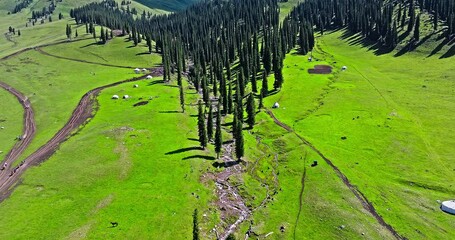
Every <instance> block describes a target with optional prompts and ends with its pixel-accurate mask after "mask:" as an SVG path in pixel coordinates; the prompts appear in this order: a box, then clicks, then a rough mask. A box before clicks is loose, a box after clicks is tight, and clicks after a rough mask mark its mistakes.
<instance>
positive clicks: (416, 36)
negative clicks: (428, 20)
mask: <svg viewBox="0 0 455 240" xmlns="http://www.w3.org/2000/svg"><path fill="white" fill-rule="evenodd" d="M414 40H415V41H419V40H420V15H417V19H416V23H415V28H414Z"/></svg>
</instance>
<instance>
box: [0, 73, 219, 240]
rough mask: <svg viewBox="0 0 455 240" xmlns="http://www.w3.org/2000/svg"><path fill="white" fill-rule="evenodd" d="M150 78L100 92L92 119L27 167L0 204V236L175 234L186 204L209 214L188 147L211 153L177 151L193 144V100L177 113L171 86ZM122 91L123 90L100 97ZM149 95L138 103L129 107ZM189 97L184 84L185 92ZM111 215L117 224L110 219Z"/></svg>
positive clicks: (186, 217)
mask: <svg viewBox="0 0 455 240" xmlns="http://www.w3.org/2000/svg"><path fill="white" fill-rule="evenodd" d="M156 81H158V80H152V81H145V80H144V81H141V82H139V83H138V84H139V88H133V83H127V84H123V85H120V86H117V87H114V88H111V89H106V90H105V91H103V92H102V93H101V94H100V96H99V97H98V100H99V104H100V108H99V110H98V113H97V115H96V116H95V118H94V119H92V120H91V122H90V123H89V124H88V125H86V126H85V127H84V128H83V129H82V130H81V131H80V132H79V133H78V134H77V135H75V136H74V137H72V138H70V139H69V140H68V141H67V142H65V143H64V144H63V145H62V146H61V148H60V150H59V151H58V153H57V154H55V155H54V156H52V157H51V158H50V159H49V160H48V161H47V162H46V163H45V164H42V165H41V166H40V167H36V168H32V169H30V170H29V171H27V173H26V174H25V176H24V181H23V184H21V185H20V186H19V187H18V188H17V189H16V190H15V192H14V193H13V195H12V196H11V197H10V198H9V199H8V200H7V201H5V202H3V203H2V204H1V205H0V209H1V210H0V211H1V212H2V218H1V220H0V226H1V227H2V228H7V229H9V231H4V232H2V233H0V238H2V239H14V238H30V237H32V236H33V238H34V239H56V238H58V239H62V238H68V239H82V238H88V239H100V238H109V239H113V238H115V239H126V238H130V239H131V238H133V239H144V238H149V237H150V236H160V237H162V238H167V239H169V238H178V239H184V238H187V237H188V236H190V235H191V231H192V213H193V210H194V209H195V208H198V209H199V212H200V215H201V216H200V218H201V220H200V222H201V225H202V224H203V222H207V223H209V222H211V221H212V220H211V219H204V220H203V219H202V214H203V213H204V212H205V211H206V210H207V209H208V208H209V207H210V204H208V202H209V201H210V200H211V199H212V195H211V192H212V190H211V189H212V188H213V186H211V185H203V184H202V183H201V182H200V181H199V178H200V175H201V172H203V171H206V168H207V167H208V166H211V165H210V164H211V161H209V160H202V159H200V158H198V157H197V156H199V155H208V156H213V153H211V152H209V151H202V150H197V149H195V150H194V149H193V150H185V148H192V147H197V146H198V142H197V141H194V140H192V139H193V138H196V137H197V129H195V128H194V126H195V125H196V121H197V119H196V118H195V117H191V116H192V115H193V114H195V109H191V108H187V110H188V111H187V113H186V114H182V113H180V106H179V102H178V88H175V87H174V86H173V85H163V84H156ZM123 93H126V94H129V95H131V96H132V98H131V99H129V100H111V99H110V98H111V96H112V95H113V94H123ZM150 97H151V98H152V100H150V101H149V103H148V104H147V105H143V106H139V107H133V104H135V103H136V102H139V101H141V100H140V98H143V99H149V98H150ZM194 97H195V95H191V94H190V93H188V100H189V101H191V100H192V99H194ZM196 111H197V110H196ZM176 121H178V122H179V124H175V122H176ZM175 136H180V137H181V138H179V140H178V141H175ZM208 184H210V183H208ZM17 209H21V210H20V211H17ZM44 216H45V217H44ZM111 221H116V222H118V223H119V226H118V227H117V228H110V226H111V224H110V222H111ZM25 226H35V227H25ZM38 226H46V227H43V228H40V227H38ZM170 226H172V227H170Z"/></svg>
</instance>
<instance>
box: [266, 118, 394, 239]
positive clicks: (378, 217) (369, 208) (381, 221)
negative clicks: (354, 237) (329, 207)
mask: <svg viewBox="0 0 455 240" xmlns="http://www.w3.org/2000/svg"><path fill="white" fill-rule="evenodd" d="M266 112H267V114H268V115H269V116H270V117H271V118H272V119H273V121H274V122H275V124H277V125H278V126H280V127H282V128H283V129H285V130H286V131H288V132H291V133H294V134H295V135H296V136H297V137H298V138H299V139H300V140H301V141H302V142H303V143H304V144H305V145H307V146H308V147H310V148H311V149H312V150H313V151H315V152H316V153H317V154H318V155H319V156H320V157H321V158H322V159H324V161H325V162H326V163H327V164H328V165H329V166H330V167H331V168H332V169H333V171H335V173H336V174H337V175H338V177H339V178H340V179H341V180H342V181H343V183H344V185H346V186H347V187H348V188H349V190H351V192H352V193H353V194H354V195H355V196H356V198H357V199H358V200H359V201H360V203H362V206H363V208H365V210H367V211H368V212H369V213H370V214H371V215H373V217H374V218H375V219H376V220H377V221H378V223H379V224H381V225H382V226H383V227H384V228H386V229H387V230H388V231H389V232H390V233H391V234H392V235H393V236H394V237H395V238H396V239H403V237H401V236H400V235H399V234H398V232H397V231H396V230H395V229H394V228H393V227H392V226H391V225H389V224H388V223H387V222H386V221H385V220H384V219H383V218H382V217H381V215H379V214H378V212H377V211H376V209H375V208H374V206H373V204H372V203H371V202H370V201H368V199H367V198H366V197H365V195H363V193H362V192H360V190H359V189H357V187H355V186H354V185H352V183H351V182H350V181H349V179H348V178H347V177H346V175H344V174H343V173H342V172H341V171H340V169H339V168H338V167H337V166H335V165H334V164H333V162H332V161H331V160H330V159H328V158H327V157H326V156H325V155H324V154H322V152H321V151H320V150H319V149H318V148H316V147H315V146H314V145H313V144H312V143H310V142H309V141H308V140H306V139H305V138H304V137H302V136H300V135H299V134H298V133H296V132H295V131H294V130H293V129H292V128H291V127H289V126H288V125H286V124H284V123H283V122H281V121H280V120H278V119H277V118H276V117H275V115H274V114H273V112H272V111H270V110H268V109H267V110H266Z"/></svg>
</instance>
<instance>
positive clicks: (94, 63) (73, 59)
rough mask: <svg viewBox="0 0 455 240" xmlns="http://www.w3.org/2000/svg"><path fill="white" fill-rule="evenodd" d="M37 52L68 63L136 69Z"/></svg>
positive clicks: (37, 48)
mask: <svg viewBox="0 0 455 240" xmlns="http://www.w3.org/2000/svg"><path fill="white" fill-rule="evenodd" d="M35 50H36V51H38V52H39V53H41V54H43V55H47V56H50V57H54V58H59V59H64V60H68V61H74V62H81V63H88V64H93V65H100V66H106V67H116V68H128V69H130V68H135V67H131V66H122V65H114V64H108V63H99V62H92V61H87V60H82V59H75V58H69V57H62V56H58V55H54V54H51V53H48V52H46V51H44V50H43V49H41V47H36V48H35Z"/></svg>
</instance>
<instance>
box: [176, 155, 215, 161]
mask: <svg viewBox="0 0 455 240" xmlns="http://www.w3.org/2000/svg"><path fill="white" fill-rule="evenodd" d="M198 158H201V159H204V160H210V161H212V160H215V159H216V158H215V157H212V156H205V155H193V156H189V157H184V158H182V160H189V159H198Z"/></svg>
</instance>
